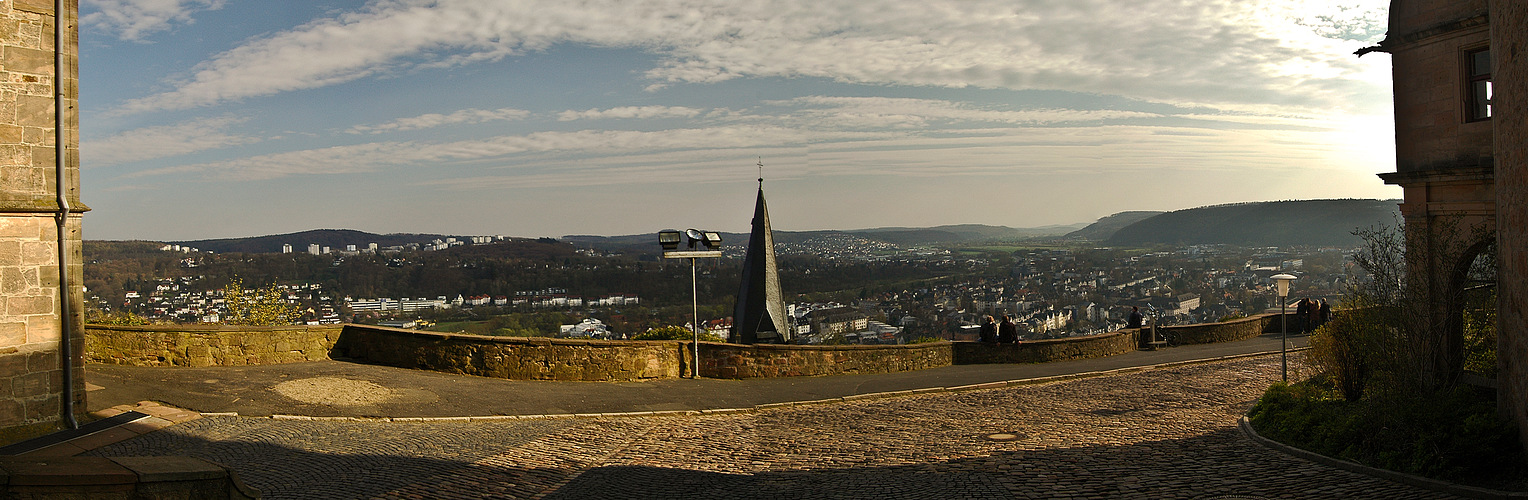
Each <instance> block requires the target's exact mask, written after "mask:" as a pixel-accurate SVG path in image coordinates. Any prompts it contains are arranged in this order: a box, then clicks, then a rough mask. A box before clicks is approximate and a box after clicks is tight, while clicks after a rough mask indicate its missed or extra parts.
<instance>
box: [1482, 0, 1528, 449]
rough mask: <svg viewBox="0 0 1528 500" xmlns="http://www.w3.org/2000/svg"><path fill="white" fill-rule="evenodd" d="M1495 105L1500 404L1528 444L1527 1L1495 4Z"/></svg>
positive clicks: (1493, 119) (1492, 16) (1497, 330)
mask: <svg viewBox="0 0 1528 500" xmlns="http://www.w3.org/2000/svg"><path fill="white" fill-rule="evenodd" d="M1491 45H1492V46H1493V47H1499V48H1500V49H1499V50H1493V51H1491V56H1492V57H1493V58H1495V59H1494V60H1493V61H1492V66H1493V67H1494V68H1495V79H1496V82H1495V83H1496V95H1497V97H1496V99H1497V101H1496V108H1497V109H1498V110H1500V111H1501V112H1500V113H1499V114H1498V115H1497V116H1495V117H1492V118H1491V120H1492V121H1493V122H1494V126H1495V133H1496V140H1495V143H1496V155H1495V156H1496V220H1497V232H1496V251H1497V257H1496V262H1497V271H1496V273H1497V275H1496V283H1497V288H1496V294H1497V295H1496V296H1497V300H1498V301H1499V302H1498V304H1497V315H1496V335H1497V357H1496V359H1497V363H1498V366H1499V368H1500V370H1499V371H1498V373H1497V377H1496V380H1497V383H1498V387H1500V391H1501V392H1500V394H1499V395H1498V397H1497V401H1498V402H1499V403H1500V405H1501V408H1502V409H1503V410H1504V411H1505V412H1506V413H1507V414H1508V415H1511V416H1512V417H1513V418H1514V419H1516V420H1517V428H1518V431H1519V433H1520V436H1521V437H1522V440H1523V447H1524V448H1525V449H1528V3H1525V2H1522V1H1521V0H1496V1H1493V2H1491Z"/></svg>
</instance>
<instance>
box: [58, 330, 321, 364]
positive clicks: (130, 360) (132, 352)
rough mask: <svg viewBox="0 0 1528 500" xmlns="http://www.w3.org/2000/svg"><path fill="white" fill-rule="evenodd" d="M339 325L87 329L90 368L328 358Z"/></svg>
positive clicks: (267, 362)
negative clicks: (100, 364)
mask: <svg viewBox="0 0 1528 500" xmlns="http://www.w3.org/2000/svg"><path fill="white" fill-rule="evenodd" d="M342 331H343V327H341V326H340V325H323V326H290V327H256V326H246V327H235V326H222V325H208V326H199V325H198V326H186V325H181V326H168V327H166V326H104V325H89V326H87V327H86V328H85V357H86V360H88V361H90V362H92V363H102V364H109V365H133V366H193V367H194V366H245V365H274V364H280V363H295V362H300V361H321V360H326V359H330V355H329V351H330V350H331V349H333V348H334V344H335V343H336V342H338V341H339V339H340V334H341V332H342Z"/></svg>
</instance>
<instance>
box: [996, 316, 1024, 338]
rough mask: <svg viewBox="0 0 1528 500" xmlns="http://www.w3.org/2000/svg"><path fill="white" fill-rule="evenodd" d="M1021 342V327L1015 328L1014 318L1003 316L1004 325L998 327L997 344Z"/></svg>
mask: <svg viewBox="0 0 1528 500" xmlns="http://www.w3.org/2000/svg"><path fill="white" fill-rule="evenodd" d="M1018 341H1019V327H1017V326H1014V324H1013V318H1010V317H1008V314H1006V313H1004V314H1003V323H1002V324H1000V325H998V326H997V342H998V343H999V344H1011V343H1014V342H1018Z"/></svg>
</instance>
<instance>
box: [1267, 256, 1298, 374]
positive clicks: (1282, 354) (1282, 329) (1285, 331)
mask: <svg viewBox="0 0 1528 500" xmlns="http://www.w3.org/2000/svg"><path fill="white" fill-rule="evenodd" d="M1272 278H1273V281H1274V282H1276V283H1278V286H1279V342H1280V343H1281V345H1280V346H1279V358H1280V361H1281V362H1282V363H1283V373H1284V383H1286V384H1287V383H1289V316H1287V315H1285V313H1284V308H1285V307H1286V306H1285V304H1286V303H1287V302H1289V300H1288V299H1289V282H1291V281H1294V280H1295V276H1294V275H1293V274H1275V275H1273V276H1272Z"/></svg>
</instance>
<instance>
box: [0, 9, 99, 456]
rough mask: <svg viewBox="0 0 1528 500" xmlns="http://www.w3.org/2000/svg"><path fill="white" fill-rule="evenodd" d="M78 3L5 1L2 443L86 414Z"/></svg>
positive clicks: (0, 75)
mask: <svg viewBox="0 0 1528 500" xmlns="http://www.w3.org/2000/svg"><path fill="white" fill-rule="evenodd" d="M78 5H79V4H78V0H64V1H61V2H57V3H55V2H54V1H52V0H0V23H3V24H0V443H11V442H15V441H20V440H23V439H27V438H31V437H35V436H38V435H41V434H46V433H49V432H52V431H56V430H60V429H63V428H66V427H72V426H74V425H76V422H77V418H78V417H80V416H83V415H84V412H85V404H84V402H85V391H84V380H83V375H84V370H83V369H82V368H81V363H80V361H81V359H82V354H83V352H84V341H83V339H84V334H83V328H82V327H83V324H82V323H83V321H82V314H81V311H82V309H83V302H82V300H83V290H82V289H81V288H80V286H79V283H80V282H81V276H82V274H83V264H82V260H81V257H80V256H81V254H80V214H81V213H83V212H84V211H85V210H86V208H85V206H84V205H82V204H81V203H80V192H79V160H78V158H79V155H78V154H77V152H78V150H79V147H78V144H79V143H78V141H77V139H76V137H77V132H78V130H79V124H78V120H77V115H76V113H75V103H76V98H77V97H78V91H77V86H76V83H77V79H78V74H79V73H78V71H77V70H76V65H75V63H76V62H77V60H78V57H77V54H78V48H79V39H78V31H77V30H76V29H75V26H76V19H77V16H78ZM60 7H61V9H60ZM55 9H58V10H57V11H56V10H55ZM60 18H62V20H63V22H62V25H63V26H64V29H63V30H62V36H56V34H55V27H56V26H58V25H59V23H56V20H58V19H60ZM59 63H62V66H60V65H59ZM60 69H61V71H60ZM60 122H62V123H63V124H64V126H63V127H62V128H60V127H59V126H58V124H59V123H60ZM60 139H62V140H60ZM58 144H63V145H65V146H66V147H65V148H64V150H63V151H62V153H63V154H62V155H60V154H59V153H60V151H59V150H58V148H57V147H56V146H57V145H58ZM60 242H62V243H63V244H62V246H61V245H60V244H59V243H60ZM61 262H62V263H63V265H60V263H61ZM61 270H62V272H61Z"/></svg>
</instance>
